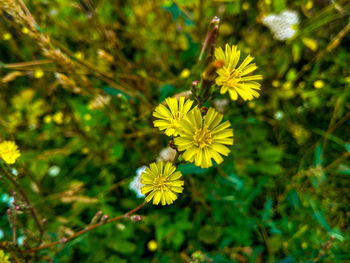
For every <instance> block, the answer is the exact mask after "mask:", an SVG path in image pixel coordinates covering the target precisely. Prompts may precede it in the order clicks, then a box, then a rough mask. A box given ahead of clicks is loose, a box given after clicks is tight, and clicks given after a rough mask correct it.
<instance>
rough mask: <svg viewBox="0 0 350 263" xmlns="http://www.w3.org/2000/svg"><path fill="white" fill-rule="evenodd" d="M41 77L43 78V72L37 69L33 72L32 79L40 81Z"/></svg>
mask: <svg viewBox="0 0 350 263" xmlns="http://www.w3.org/2000/svg"><path fill="white" fill-rule="evenodd" d="M43 76H44V71H42V70H41V69H37V70H35V71H34V78H36V79H40V78H42V77H43Z"/></svg>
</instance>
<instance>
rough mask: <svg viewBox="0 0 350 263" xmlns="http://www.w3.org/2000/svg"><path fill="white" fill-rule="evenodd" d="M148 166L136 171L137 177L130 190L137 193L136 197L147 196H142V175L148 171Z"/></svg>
mask: <svg viewBox="0 0 350 263" xmlns="http://www.w3.org/2000/svg"><path fill="white" fill-rule="evenodd" d="M146 168H147V166H141V167H140V168H138V169H137V170H136V176H135V177H134V179H133V180H132V182H131V183H130V185H129V189H130V190H132V191H134V192H135V193H136V197H138V198H143V197H145V195H143V194H141V187H142V186H143V184H142V183H141V174H142V173H143V172H144V171H145V170H146Z"/></svg>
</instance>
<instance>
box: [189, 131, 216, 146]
mask: <svg viewBox="0 0 350 263" xmlns="http://www.w3.org/2000/svg"><path fill="white" fill-rule="evenodd" d="M193 140H194V144H195V145H196V146H198V147H199V148H204V147H206V146H208V145H210V144H211V143H212V141H213V138H212V136H211V133H210V131H208V129H207V128H205V127H204V128H202V129H200V130H198V131H196V134H195V135H194V136H193Z"/></svg>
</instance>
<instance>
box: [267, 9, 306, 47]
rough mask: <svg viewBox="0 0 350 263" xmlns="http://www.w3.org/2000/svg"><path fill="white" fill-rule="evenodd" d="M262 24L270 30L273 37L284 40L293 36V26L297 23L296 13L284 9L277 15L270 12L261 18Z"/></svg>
mask: <svg viewBox="0 0 350 263" xmlns="http://www.w3.org/2000/svg"><path fill="white" fill-rule="evenodd" d="M263 24H264V25H265V26H267V27H268V28H269V29H270V30H271V31H272V34H273V36H274V38H275V39H277V40H280V41H284V40H286V39H290V38H292V37H293V36H294V34H295V32H296V30H295V29H293V26H294V25H296V24H299V17H298V13H297V12H295V11H290V10H286V11H283V12H282V13H280V14H279V15H276V14H271V15H268V16H265V17H264V18H263Z"/></svg>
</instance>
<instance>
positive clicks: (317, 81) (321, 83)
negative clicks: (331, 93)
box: [314, 80, 325, 89]
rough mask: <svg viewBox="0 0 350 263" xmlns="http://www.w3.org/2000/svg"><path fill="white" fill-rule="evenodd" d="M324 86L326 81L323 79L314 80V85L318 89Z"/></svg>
mask: <svg viewBox="0 0 350 263" xmlns="http://www.w3.org/2000/svg"><path fill="white" fill-rule="evenodd" d="M324 86H325V83H324V81H323V80H316V81H315V82H314V87H315V88H316V89H322V88H323V87H324Z"/></svg>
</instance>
